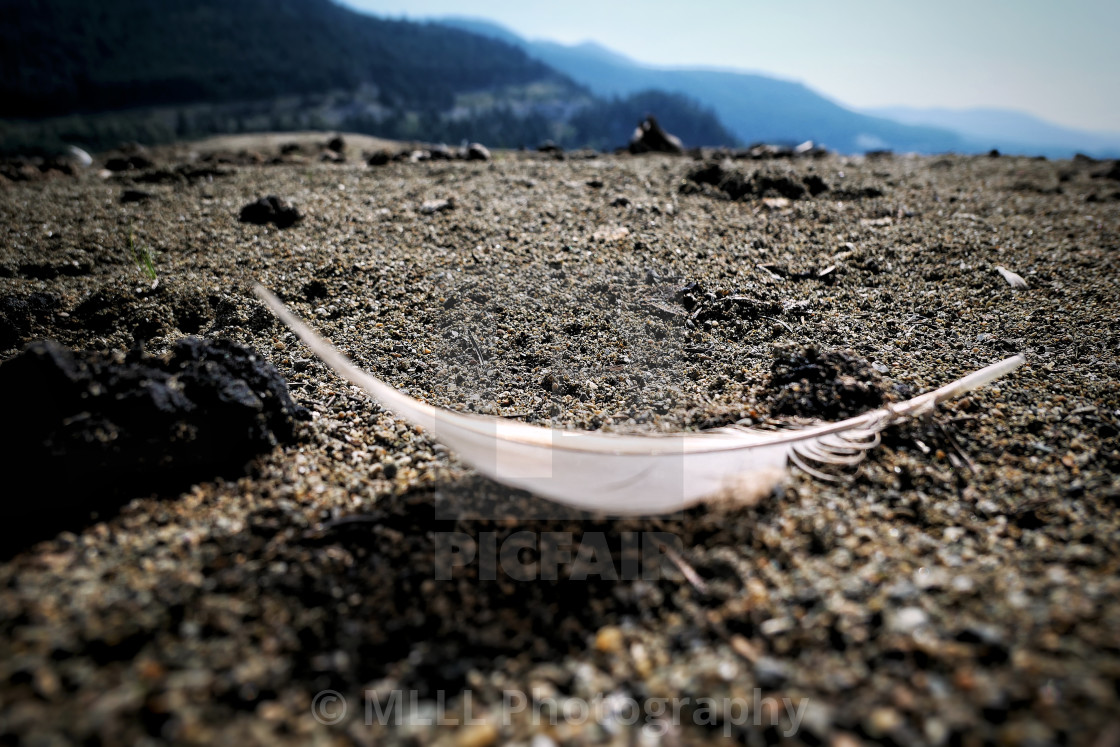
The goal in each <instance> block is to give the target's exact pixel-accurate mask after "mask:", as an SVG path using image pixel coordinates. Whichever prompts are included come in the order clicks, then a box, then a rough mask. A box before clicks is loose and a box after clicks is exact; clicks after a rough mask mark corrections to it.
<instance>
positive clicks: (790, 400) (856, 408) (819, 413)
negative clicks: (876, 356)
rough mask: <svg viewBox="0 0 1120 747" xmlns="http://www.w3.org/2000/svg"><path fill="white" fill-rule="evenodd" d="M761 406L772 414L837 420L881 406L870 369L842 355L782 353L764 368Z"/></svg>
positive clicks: (811, 351)
mask: <svg viewBox="0 0 1120 747" xmlns="http://www.w3.org/2000/svg"><path fill="white" fill-rule="evenodd" d="M766 393H767V396H766V398H767V403H768V405H769V407H770V411H771V412H772V413H773V414H775V415H789V416H794V417H802V418H817V419H823V420H843V419H844V418H850V417H853V416H855V415H858V414H860V413H861V412H866V411H867V410H873V409H875V408H877V407H880V406H882V404H883V401H884V399H883V393H884V386H883V381H882V379H881V378H880V377H879V374H878V372H876V371H875V369H874V368H872V367H871V364H870V363H868V362H867V361H865V360H864V359H862V358H860V357H859V356H857V355H855V354H854V353H850V352H847V351H843V350H829V351H821V350H818V349H817V348H814V347H809V348H805V349H803V350H783V351H781V352H779V353H778V355H777V356H776V357H775V359H774V362H773V364H771V367H770V380H769V381H768V382H767V384H766Z"/></svg>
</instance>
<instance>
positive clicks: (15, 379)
mask: <svg viewBox="0 0 1120 747" xmlns="http://www.w3.org/2000/svg"><path fill="white" fill-rule="evenodd" d="M0 392H5V393H6V394H7V398H8V401H7V402H6V403H5V406H4V409H5V411H6V412H7V413H8V419H7V427H6V428H4V429H3V431H2V432H0V449H2V450H3V453H5V454H6V455H8V457H9V458H10V459H11V460H12V462H11V463H12V464H18V465H20V469H21V470H22V471H23V472H24V473H25V474H26V475H27V476H28V478H29V479H33V480H34V481H35V483H36V491H35V496H34V498H35V500H33V501H24V500H18V499H17V500H9V501H7V502H5V503H4V505H3V506H2V507H0V511H2V512H3V514H4V518H5V521H4V524H5V525H6V526H13V525H15V524H17V523H18V524H21V525H24V528H25V529H26V524H27V523H30V524H32V525H35V526H36V527H37V528H38V529H40V530H41V532H30V531H25V530H21V532H20V535H21V537H22V538H23V539H24V540H30V539H34V538H35V536H34V535H48V534H53V533H57V532H58V531H59V530H60V529H61V528H65V527H67V526H73V525H74V523H75V521H78V522H80V521H82V520H84V519H86V518H88V516H89V514H90V511H91V510H102V509H105V508H107V507H109V506H111V504H112V500H113V499H114V498H115V496H117V495H119V494H122V493H123V494H124V495H128V492H127V490H123V491H122V484H123V483H129V484H131V485H135V484H143V485H144V489H145V490H147V491H157V492H158V491H159V490H160V489H161V486H168V485H177V484H178V482H180V481H181V480H182V479H183V478H187V479H189V480H191V481H194V480H197V479H199V478H205V477H209V476H211V475H212V474H213V473H214V471H215V470H222V469H229V468H231V467H238V468H240V466H241V465H242V464H243V463H244V462H245V461H246V460H248V459H249V458H250V457H252V456H253V455H254V454H258V453H260V452H262V451H267V450H269V449H271V448H272V447H273V446H275V445H276V444H277V443H279V442H283V441H289V440H291V439H292V437H293V434H294V423H295V421H296V420H304V419H307V418H308V415H307V411H306V410H305V409H304V408H302V407H300V406H299V405H297V404H296V403H295V402H294V401H292V399H291V396H290V395H289V394H288V389H287V384H286V383H285V381H284V379H283V378H281V376H280V374H279V373H278V372H277V371H276V369H275V368H273V367H272V365H271V364H268V363H266V362H264V361H263V360H262V359H261V357H260V356H259V355H258V354H257V353H256V352H255V351H253V350H252V349H250V348H247V347H244V346H242V345H239V344H237V343H234V342H230V341H228V340H208V339H201V338H196V337H187V338H184V339H182V340H180V341H179V342H178V343H176V344H175V345H174V347H173V348H172V349H171V352H170V353H169V354H168V355H167V356H165V357H155V356H149V355H146V354H144V353H143V352H140V351H139V350H135V351H133V352H131V353H129V354H128V355H127V356H112V355H106V354H102V353H89V352H78V351H74V350H71V349H69V348H67V347H65V346H63V345H60V344H59V343H57V342H54V341H51V340H41V341H37V342H34V343H32V344H31V345H29V346H28V347H27V349H26V350H25V351H24V352H23V353H21V354H19V355H18V356H16V357H15V358H12V359H11V360H9V361H7V362H5V363H4V364H3V365H0ZM5 546H6V547H8V548H11V546H12V543H7V544H6V545H5Z"/></svg>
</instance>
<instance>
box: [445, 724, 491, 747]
mask: <svg viewBox="0 0 1120 747" xmlns="http://www.w3.org/2000/svg"><path fill="white" fill-rule="evenodd" d="M498 736H499V734H498V727H497V726H495V725H494V724H492V723H490V722H489V721H487V722H486V723H482V724H467V725H466V726H464V727H463V728H461V729H459V731H458V733H457V734H456V735H455V744H457V745H458V747H489V746H490V745H492V744H494V743H495V742H497V741H498Z"/></svg>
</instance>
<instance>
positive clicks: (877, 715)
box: [866, 708, 902, 739]
mask: <svg viewBox="0 0 1120 747" xmlns="http://www.w3.org/2000/svg"><path fill="white" fill-rule="evenodd" d="M901 725H902V716H901V715H900V714H899V712H898V711H896V710H894V709H893V708H876V709H875V710H873V711H872V712H871V714H870V715H869V716H868V717H867V721H866V729H867V733H868V735H869V736H871V737H874V738H876V739H878V738H880V737H885V736H887V735H888V734H890V733H891V732H892V731H894V730H895V729H897V728H898V727H899V726H901Z"/></svg>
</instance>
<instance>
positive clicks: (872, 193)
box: [832, 185, 883, 200]
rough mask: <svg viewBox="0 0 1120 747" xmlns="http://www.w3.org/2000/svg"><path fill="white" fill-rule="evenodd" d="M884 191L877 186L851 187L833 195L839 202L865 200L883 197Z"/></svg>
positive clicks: (839, 190) (838, 190)
mask: <svg viewBox="0 0 1120 747" xmlns="http://www.w3.org/2000/svg"><path fill="white" fill-rule="evenodd" d="M882 196H883V190H882V189H880V188H879V187H875V186H870V185H866V186H862V187H858V186H850V187H843V188H842V189H837V190H835V191H834V192H833V193H832V197H833V198H835V199H837V200H863V199H867V198H871V197H882Z"/></svg>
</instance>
